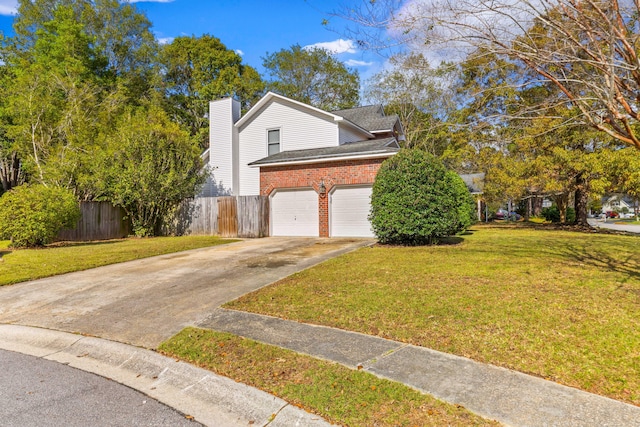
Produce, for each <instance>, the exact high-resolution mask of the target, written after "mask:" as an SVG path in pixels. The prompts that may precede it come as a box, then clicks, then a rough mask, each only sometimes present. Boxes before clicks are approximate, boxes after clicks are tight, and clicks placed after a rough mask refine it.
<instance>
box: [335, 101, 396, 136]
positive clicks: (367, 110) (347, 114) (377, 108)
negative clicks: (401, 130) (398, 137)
mask: <svg viewBox="0 0 640 427" xmlns="http://www.w3.org/2000/svg"><path fill="white" fill-rule="evenodd" d="M332 113H333V114H335V115H336V116H340V117H343V118H345V119H347V120H349V121H350V122H352V123H355V124H356V125H358V126H360V127H361V128H364V129H366V130H368V131H369V132H376V131H387V130H391V129H393V126H394V125H395V124H396V122H397V121H398V116H397V115H395V114H393V115H391V116H385V114H384V111H383V110H382V106H381V105H368V106H366V107H356V108H350V109H348V110H338V111H332Z"/></svg>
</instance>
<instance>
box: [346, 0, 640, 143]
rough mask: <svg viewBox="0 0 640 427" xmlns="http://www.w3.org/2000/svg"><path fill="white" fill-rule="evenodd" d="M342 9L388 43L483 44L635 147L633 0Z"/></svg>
mask: <svg viewBox="0 0 640 427" xmlns="http://www.w3.org/2000/svg"><path fill="white" fill-rule="evenodd" d="M342 15H343V16H346V17H347V18H349V19H351V20H352V21H354V22H357V23H358V24H359V25H361V26H362V27H366V28H376V29H379V28H380V27H385V28H388V29H389V30H390V31H389V33H387V34H393V35H396V36H397V39H396V40H395V41H394V42H393V43H401V44H406V45H409V46H424V47H425V48H427V49H432V50H436V51H437V50H438V49H440V53H442V51H443V50H444V52H448V53H449V54H450V55H452V56H453V55H454V50H457V52H458V57H459V54H460V53H461V54H462V55H463V56H464V55H465V54H466V53H468V52H470V51H476V50H477V49H478V48H483V49H485V50H486V51H487V52H490V53H491V54H494V55H497V56H499V57H500V58H502V59H504V60H506V61H512V62H514V63H516V64H518V65H521V66H524V67H526V68H528V69H529V70H531V71H532V72H533V73H535V75H536V76H537V78H538V80H539V81H540V82H541V83H550V84H552V85H554V86H555V87H556V88H557V89H558V91H559V92H560V93H561V94H562V95H563V100H562V102H569V103H570V104H571V105H573V106H574V107H575V108H577V109H578V110H579V111H580V113H581V114H580V115H578V116H575V119H579V120H580V123H579V124H586V125H588V126H591V127H593V128H595V129H597V130H599V131H601V132H604V133H606V134H608V135H609V136H611V137H613V138H615V139H617V140H618V141H621V142H622V143H624V144H627V145H630V146H634V147H636V148H638V149H640V134H639V133H638V129H639V127H638V122H639V120H640V109H639V108H638V105H637V101H636V96H637V93H638V91H639V90H640V68H639V67H638V66H637V65H638V54H637V50H636V46H637V42H638V31H637V29H638V26H639V25H640V2H638V1H633V2H632V1H620V0H518V1H513V0H455V1H453V0H430V1H422V2H413V3H410V4H408V5H405V4H403V2H400V1H397V0H379V1H376V2H369V1H366V2H363V6H362V7H360V8H357V7H355V8H350V9H349V10H347V11H346V12H344V13H343V14H342ZM356 31H357V30H356ZM355 36H356V37H357V38H358V42H359V44H360V45H361V46H364V47H367V46H371V47H373V46H375V44H374V43H375V41H376V38H375V37H373V36H372V34H371V33H370V32H367V31H366V30H365V31H364V32H358V31H357V33H356V34H355ZM378 41H379V40H378ZM383 44H384V45H387V46H388V45H389V44H391V43H390V42H386V43H383ZM518 84H519V85H521V84H522V82H518ZM548 105H549V104H546V106H548ZM541 107H545V105H542V106H541Z"/></svg>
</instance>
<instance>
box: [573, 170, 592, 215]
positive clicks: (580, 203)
mask: <svg viewBox="0 0 640 427" xmlns="http://www.w3.org/2000/svg"><path fill="white" fill-rule="evenodd" d="M588 187H589V182H588V181H587V180H586V179H585V178H584V175H582V174H578V176H577V177H576V194H575V209H576V221H575V224H576V225H579V226H582V227H588V226H589V223H588V222H587V208H588V204H589V191H588Z"/></svg>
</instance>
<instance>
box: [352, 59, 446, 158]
mask: <svg viewBox="0 0 640 427" xmlns="http://www.w3.org/2000/svg"><path fill="white" fill-rule="evenodd" d="M390 64H391V66H392V68H389V69H386V70H383V71H381V72H379V73H377V74H375V75H374V76H373V77H371V78H370V79H369V80H368V81H367V86H366V89H365V97H366V98H367V100H369V101H372V102H375V103H377V104H382V105H384V106H385V111H386V112H387V114H397V115H398V117H399V118H400V122H401V123H402V127H403V128H404V131H405V138H406V140H405V141H404V142H403V145H404V146H405V147H406V148H414V147H415V148H421V149H423V150H426V151H428V152H430V153H431V154H433V155H436V156H440V155H441V154H442V153H443V152H444V150H445V148H446V146H447V145H448V143H449V132H448V127H449V126H448V119H449V117H450V115H451V113H452V112H453V111H454V109H455V105H454V102H455V100H454V97H453V96H452V93H451V90H450V84H449V80H450V77H451V76H450V75H449V72H448V70H449V69H450V67H449V66H448V65H447V64H444V65H441V66H440V67H438V68H436V69H434V68H432V67H431V65H430V64H429V62H428V61H427V59H426V58H425V57H424V56H423V55H422V54H419V53H409V54H406V55H397V56H394V57H392V58H391V61H390Z"/></svg>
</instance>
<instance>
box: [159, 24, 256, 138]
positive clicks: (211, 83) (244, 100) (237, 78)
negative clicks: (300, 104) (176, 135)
mask: <svg viewBox="0 0 640 427" xmlns="http://www.w3.org/2000/svg"><path fill="white" fill-rule="evenodd" d="M160 62H161V64H162V68H163V78H164V83H165V91H166V99H167V105H168V108H167V110H168V112H169V114H170V115H171V118H172V119H173V120H174V121H176V122H177V123H180V124H182V125H183V126H184V127H185V128H186V129H189V132H190V133H191V135H192V136H193V137H195V138H197V139H198V141H199V142H200V146H201V148H203V149H205V148H208V146H209V119H208V111H209V101H212V100H216V99H219V98H223V97H235V98H236V99H238V100H239V101H240V103H241V105H242V108H243V110H245V111H246V110H248V109H249V108H250V107H251V106H252V105H253V104H254V103H255V102H256V101H257V100H258V99H259V98H260V97H261V96H262V94H263V92H264V82H263V81H262V79H261V78H260V75H259V74H258V72H257V71H256V70H255V69H254V68H252V67H250V66H248V65H244V64H242V58H241V57H240V56H239V55H238V54H237V53H235V52H234V51H232V50H229V49H227V47H226V46H225V45H224V44H222V43H221V42H220V40H219V39H217V38H216V37H212V36H210V35H203V36H201V37H178V38H176V39H174V40H173V42H171V43H170V44H167V45H165V46H163V47H162V50H161V57H160Z"/></svg>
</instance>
